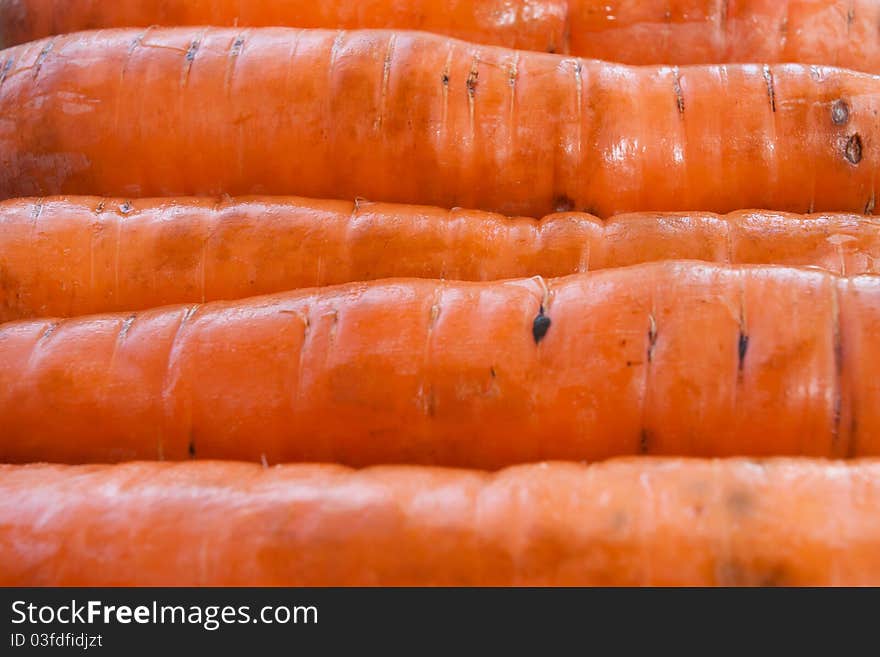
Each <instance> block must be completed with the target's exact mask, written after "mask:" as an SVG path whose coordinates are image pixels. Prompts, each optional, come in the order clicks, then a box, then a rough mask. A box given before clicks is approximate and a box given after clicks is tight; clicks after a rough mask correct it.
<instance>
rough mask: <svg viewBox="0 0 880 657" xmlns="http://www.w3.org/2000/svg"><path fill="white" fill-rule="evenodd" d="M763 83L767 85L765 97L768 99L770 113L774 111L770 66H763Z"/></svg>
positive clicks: (774, 95) (774, 94)
mask: <svg viewBox="0 0 880 657" xmlns="http://www.w3.org/2000/svg"><path fill="white" fill-rule="evenodd" d="M764 83H765V84H766V85H767V97H768V98H769V99H770V111H771V112H775V111H776V89H775V88H774V86H773V73H772V72H771V71H770V66H769V65H767V64H764Z"/></svg>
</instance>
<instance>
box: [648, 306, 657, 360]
mask: <svg viewBox="0 0 880 657" xmlns="http://www.w3.org/2000/svg"><path fill="white" fill-rule="evenodd" d="M650 320H651V323H650V325H649V326H648V362H649V363H650V362H653V360H654V347H655V346H656V345H657V322H655V321H654V316H653V315H651V316H650Z"/></svg>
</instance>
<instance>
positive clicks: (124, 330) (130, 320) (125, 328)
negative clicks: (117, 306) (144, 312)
mask: <svg viewBox="0 0 880 657" xmlns="http://www.w3.org/2000/svg"><path fill="white" fill-rule="evenodd" d="M136 319H137V313H132V314H131V315H129V316H128V317H126V318H125V321H123V322H122V327H120V329H119V335H118V336H117V339H118V340H124V339H125V336H126V335H128V332H129V330H130V329H131V325H132V324H134V321H135V320H136Z"/></svg>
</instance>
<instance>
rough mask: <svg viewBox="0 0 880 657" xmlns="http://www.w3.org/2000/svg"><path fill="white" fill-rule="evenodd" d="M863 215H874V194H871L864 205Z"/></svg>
mask: <svg viewBox="0 0 880 657" xmlns="http://www.w3.org/2000/svg"><path fill="white" fill-rule="evenodd" d="M864 214H874V192H871V198H869V199H868V202H867V203H865V211H864Z"/></svg>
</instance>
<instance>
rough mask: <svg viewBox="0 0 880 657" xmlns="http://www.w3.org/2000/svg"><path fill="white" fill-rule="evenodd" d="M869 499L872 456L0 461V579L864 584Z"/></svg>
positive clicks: (877, 498) (874, 565) (871, 572)
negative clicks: (470, 463)
mask: <svg viewBox="0 0 880 657" xmlns="http://www.w3.org/2000/svg"><path fill="white" fill-rule="evenodd" d="M878 506H880V462H878V461H876V460H859V461H854V462H849V463H843V462H839V463H831V462H826V461H820V460H817V461H814V460H810V459H797V460H785V459H771V460H768V461H763V462H756V461H748V460H742V459H725V460H718V461H711V460H708V461H704V460H697V459H694V460H690V459H684V460H676V459H639V458H632V459H625V460H617V461H611V462H607V463H602V464H595V465H590V466H585V465H580V464H573V463H549V464H548V463H542V464H532V465H526V466H520V467H515V468H510V469H507V470H503V471H501V472H497V473H491V474H490V473H485V472H480V471H468V470H445V469H436V468H426V467H406V466H403V467H387V466H386V467H378V468H371V469H367V470H361V471H353V470H348V469H346V468H344V467H341V466H337V465H290V466H277V467H270V468H267V469H265V468H261V467H260V466H259V465H248V464H242V463H232V462H204V463H198V464H192V463H183V464H170V463H130V464H124V465H116V466H100V465H88V466H53V465H28V466H0V585H3V586H40V585H53V586H58V585H63V586H108V585H129V586H130V585H158V586H182V585H188V586H200V585H206V586H207V585H210V586H235V585H247V586H272V585H282V586H312V585H319V586H324V585H327V586H351V585H366V586H373V585H381V586H388V585H404V586H407V585H422V586H426V585H441V586H444V585H483V586H486V585H529V586H551V585H567V586H574V585H612V586H621V585H654V586H674V585H690V586H712V585H722V586H742V585H753V586H772V585H784V586H799V585H808V586H826V585H874V586H876V585H878V584H880V514H878V513H877V508H878ZM171 554H173V555H174V558H169V555H171Z"/></svg>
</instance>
